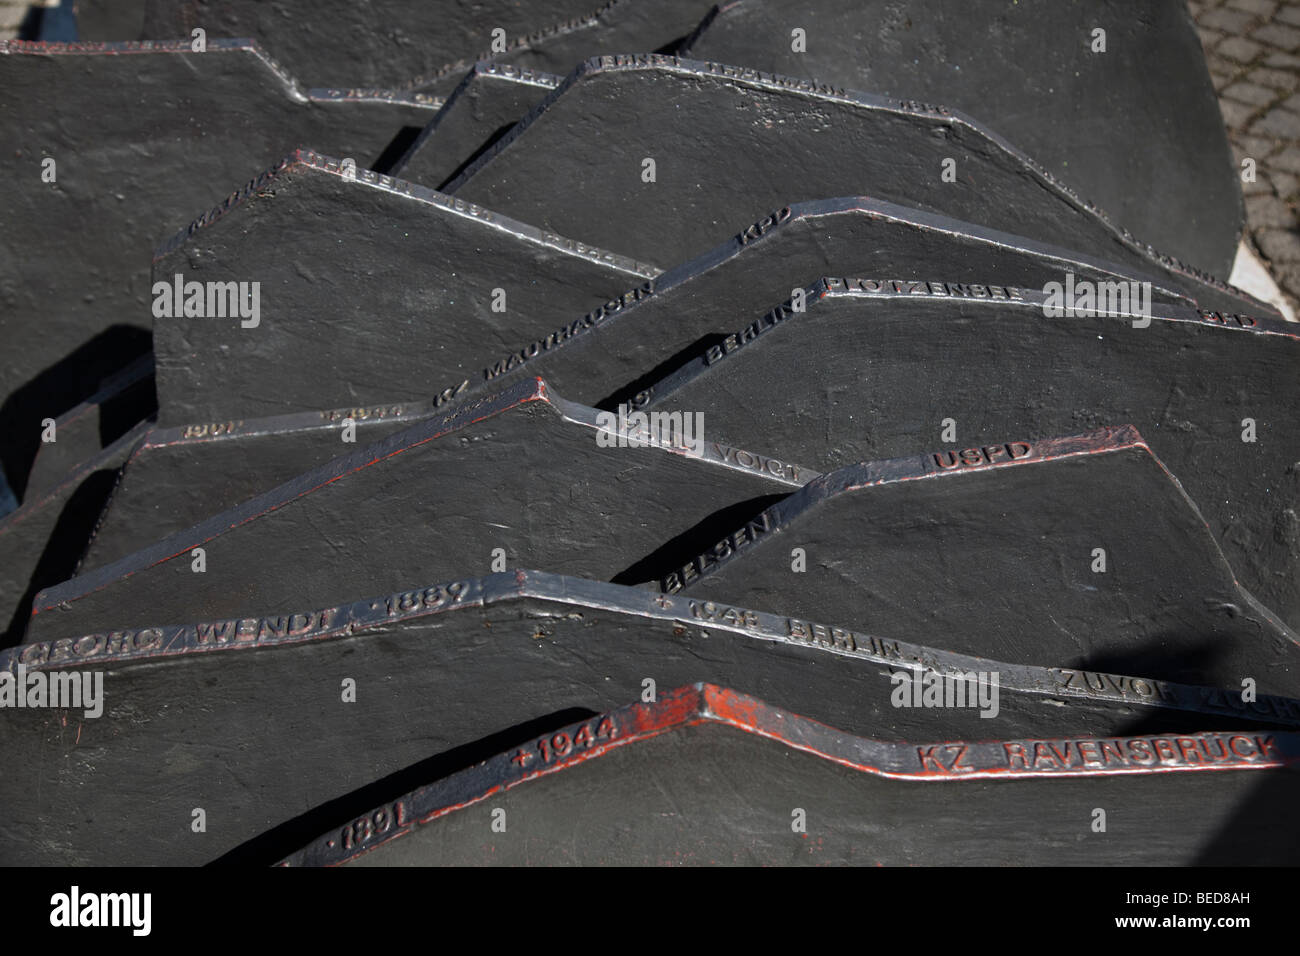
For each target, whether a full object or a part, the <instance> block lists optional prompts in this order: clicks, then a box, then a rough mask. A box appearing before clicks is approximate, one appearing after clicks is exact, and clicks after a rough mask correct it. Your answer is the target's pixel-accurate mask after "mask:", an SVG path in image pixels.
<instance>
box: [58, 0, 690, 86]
mask: <svg viewBox="0 0 1300 956" xmlns="http://www.w3.org/2000/svg"><path fill="white" fill-rule="evenodd" d="M711 6H712V4H711V3H710V2H709V0H545V2H539V0H529V2H528V3H520V2H519V0H475V2H474V3H473V5H472V8H470V9H466V8H465V6H464V5H463V4H461V3H435V2H429V0H370V2H368V3H366V4H364V5H362V6H358V5H356V4H352V3H323V2H321V0H278V2H277V3H276V4H275V5H274V6H268V5H267V4H265V3H263V2H261V0H200V2H197V3H194V2H190V3H178V2H176V0H148V9H147V15H146V17H145V22H144V31H143V33H142V34H141V35H140V37H138V38H139V39H146V40H151V39H154V40H171V39H175V38H176V37H181V36H189V35H190V31H191V30H192V29H194V28H195V27H202V28H204V29H206V30H207V31H208V35H209V36H235V37H253V38H255V39H257V40H258V41H259V42H260V43H262V44H263V45H264V46H265V47H266V49H267V50H268V51H269V52H270V54H271V55H272V56H274V57H275V58H276V59H277V60H279V61H280V62H281V63H283V64H284V65H285V66H286V67H287V68H288V69H289V70H291V71H292V72H293V73H294V74H295V75H298V76H301V77H302V79H303V80H304V82H307V83H310V84H312V85H314V86H325V85H328V84H336V85H338V84H346V85H348V86H387V87H416V86H418V87H419V88H421V89H426V90H429V91H433V92H437V93H440V94H444V95H445V94H446V93H448V92H450V90H451V88H452V87H454V86H455V85H456V82H457V81H458V80H459V79H460V76H461V75H462V74H463V73H464V72H465V70H467V69H469V67H470V66H472V65H473V63H474V61H475V60H483V59H495V60H498V61H500V62H503V63H514V64H517V65H520V66H524V67H530V68H533V69H541V70H550V71H552V72H558V73H567V72H568V71H569V70H571V69H572V68H573V66H574V64H576V63H578V62H579V61H581V60H583V59H585V58H586V57H589V56H594V55H596V54H598V53H616V52H622V51H625V50H642V49H645V50H658V49H660V48H661V47H664V46H668V45H670V44H673V43H675V42H676V41H680V40H682V39H684V38H685V37H686V36H687V35H688V34H689V33H691V32H692V31H693V30H694V29H695V27H696V26H698V24H699V22H700V20H701V19H702V18H703V17H704V16H705V15H706V14H708V12H709V10H710V8H711ZM376 24H383V27H382V28H380V29H376ZM498 30H499V31H501V32H500V33H495V32H494V31H498ZM82 39H92V40H123V39H130V40H134V39H137V37H135V36H129V37H123V36H103V35H83V37H82Z"/></svg>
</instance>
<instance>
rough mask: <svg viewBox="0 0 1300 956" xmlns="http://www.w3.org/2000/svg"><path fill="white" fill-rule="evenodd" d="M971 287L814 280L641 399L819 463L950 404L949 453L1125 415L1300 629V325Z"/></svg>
mask: <svg viewBox="0 0 1300 956" xmlns="http://www.w3.org/2000/svg"><path fill="white" fill-rule="evenodd" d="M973 291H974V293H975V294H972V287H962V286H959V285H956V284H948V283H907V282H900V281H891V280H884V279H868V280H861V279H839V278H837V279H829V280H826V281H824V282H821V283H819V284H818V285H817V286H816V287H814V288H812V289H810V290H809V293H808V296H807V306H806V308H807V311H806V312H804V313H802V314H800V313H795V312H793V311H791V310H790V308H789V307H788V306H787V307H779V308H778V309H776V310H773V311H772V312H769V313H768V314H767V315H765V316H762V317H755V319H753V320H752V321H749V322H746V323H742V324H739V325H737V326H736V328H735V329H733V330H732V332H731V333H729V334H728V336H727V337H726V338H723V339H721V340H720V341H717V342H715V343H710V344H708V345H705V346H701V347H698V348H697V350H696V352H695V354H694V355H690V356H689V357H684V358H683V359H681V365H680V367H679V368H678V369H676V370H674V371H673V372H671V373H670V374H669V375H668V376H667V377H666V378H665V379H663V380H662V381H660V382H658V383H654V384H645V385H644V387H643V389H642V390H641V392H640V393H639V396H638V397H637V400H636V404H637V407H641V408H646V409H665V410H668V409H689V410H705V412H706V420H707V421H708V423H709V434H710V435H711V436H712V437H713V438H716V439H718V440H719V441H723V442H727V443H730V444H735V445H739V446H740V447H750V446H761V447H768V448H780V449H782V453H783V454H785V455H788V456H790V457H791V458H794V459H796V460H798V461H802V462H805V463H807V464H808V465H810V466H812V467H815V468H819V469H821V470H829V469H831V468H834V467H836V466H837V465H840V464H844V463H848V462H853V461H863V460H870V459H879V458H892V457H895V456H898V455H906V454H910V453H912V452H914V451H915V450H916V448H917V447H918V445H925V444H929V445H931V446H933V447H935V448H939V447H941V446H943V438H942V436H943V432H944V424H945V421H946V420H948V419H951V421H952V423H953V428H954V429H955V431H954V436H955V438H954V441H953V442H950V443H948V444H947V445H946V448H947V450H950V451H960V450H961V449H966V448H972V447H979V446H981V445H984V444H987V443H988V442H996V441H998V440H1005V439H1006V438H1007V436H1012V435H1019V436H1023V437H1026V438H1035V437H1044V436H1048V435H1060V434H1065V433H1068V432H1069V431H1071V430H1075V429H1079V428H1081V427H1084V428H1087V427H1095V426H1102V425H1115V424H1119V423H1132V424H1134V425H1136V426H1137V427H1138V428H1139V429H1140V431H1141V433H1142V435H1143V436H1144V438H1145V439H1146V440H1147V441H1148V442H1149V443H1150V445H1151V448H1152V450H1153V451H1154V452H1155V454H1157V455H1158V456H1159V457H1160V460H1161V461H1162V462H1164V464H1165V466H1166V467H1167V468H1168V469H1169V470H1170V471H1171V472H1172V473H1173V475H1174V477H1175V478H1177V479H1178V480H1179V481H1180V482H1181V484H1182V486H1183V487H1184V488H1186V490H1187V493H1188V494H1189V495H1190V496H1191V499H1192V501H1194V502H1195V503H1196V505H1197V506H1198V507H1199V509H1200V512H1201V514H1202V515H1203V516H1204V518H1205V520H1206V521H1207V522H1208V524H1209V528H1210V530H1211V532H1212V533H1213V534H1214V536H1215V538H1216V539H1217V540H1218V541H1219V543H1220V545H1221V547H1222V548H1223V550H1224V552H1225V553H1226V555H1227V557H1228V561H1229V563H1230V564H1231V565H1232V567H1233V569H1234V571H1235V572H1236V574H1237V576H1238V577H1239V579H1240V580H1241V582H1242V584H1243V585H1244V586H1245V587H1246V588H1247V589H1248V590H1249V591H1251V592H1252V593H1253V594H1254V595H1255V596H1256V597H1257V598H1259V599H1260V600H1261V601H1263V602H1264V603H1265V604H1266V605H1268V606H1269V607H1270V608H1271V609H1272V610H1274V611H1275V612H1277V613H1278V614H1279V615H1281V616H1282V617H1283V618H1285V619H1286V620H1288V621H1289V622H1290V623H1291V626H1292V627H1297V626H1300V524H1297V522H1296V518H1295V514H1296V510H1297V507H1300V476H1297V474H1296V468H1295V460H1296V452H1297V449H1300V424H1298V423H1297V422H1296V420H1295V416H1294V415H1292V414H1291V413H1290V412H1289V411H1288V409H1291V408H1295V407H1297V406H1300V374H1298V373H1300V328H1298V327H1297V326H1295V325H1294V324H1292V323H1287V322H1270V321H1268V320H1265V319H1252V318H1249V317H1237V316H1225V315H1222V314H1220V313H1208V312H1197V311H1195V310H1192V309H1187V308H1183V307H1178V306H1156V307H1155V308H1153V310H1152V311H1153V313H1154V314H1153V316H1151V317H1145V316H1140V315H1138V314H1137V313H1136V311H1134V312H1132V313H1131V314H1127V315H1116V316H1097V315H1090V316H1089V315H1081V316H1074V317H1070V316H1062V317H1059V318H1052V317H1049V316H1047V315H1045V314H1044V303H1045V301H1046V297H1045V296H1044V295H1043V294H1042V293H1041V292H1039V291H1037V290H1033V289H1001V290H999V289H998V288H997V287H994V291H995V292H998V293H999V295H998V297H992V296H990V295H989V294H988V291H987V290H984V292H983V294H982V297H981V295H980V287H974V289H973ZM809 364H811V366H812V368H813V369H815V371H813V370H812V369H808V370H806V371H803V372H800V373H796V374H791V370H793V369H804V368H806V367H807V366H808V365H809ZM548 374H549V372H548ZM559 381H560V380H559V379H558V377H557V379H556V382H557V387H560V385H559ZM774 381H779V382H781V383H782V387H781V388H780V389H778V390H774V389H773V388H772V383H773V382H774ZM1247 420H1249V421H1250V422H1251V423H1253V424H1252V425H1251V426H1250V427H1251V428H1253V437H1254V441H1244V440H1243V436H1244V433H1245V432H1246V431H1247V428H1244V427H1243V424H1244V423H1245V422H1246V421H1247Z"/></svg>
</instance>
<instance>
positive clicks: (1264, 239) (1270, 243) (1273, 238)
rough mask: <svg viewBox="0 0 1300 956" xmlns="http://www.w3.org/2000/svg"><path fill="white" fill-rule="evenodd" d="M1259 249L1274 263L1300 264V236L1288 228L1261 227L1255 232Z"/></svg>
mask: <svg viewBox="0 0 1300 956" xmlns="http://www.w3.org/2000/svg"><path fill="white" fill-rule="evenodd" d="M1255 241H1256V242H1257V243H1259V251H1260V252H1262V253H1263V254H1264V256H1265V258H1267V259H1268V261H1269V262H1272V263H1279V262H1281V263H1296V264H1298V265H1300V236H1297V235H1296V234H1295V233H1294V232H1292V231H1290V230H1288V229H1261V230H1260V231H1259V232H1257V233H1256V234H1255Z"/></svg>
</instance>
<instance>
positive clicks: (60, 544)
mask: <svg viewBox="0 0 1300 956" xmlns="http://www.w3.org/2000/svg"><path fill="white" fill-rule="evenodd" d="M147 428H148V426H147V424H141V425H138V426H137V427H136V428H134V429H132V430H131V431H129V432H127V433H126V434H125V435H123V436H122V437H120V438H118V439H117V440H116V441H114V442H113V443H112V444H110V445H109V446H108V447H107V448H105V449H104V450H103V451H101V452H99V453H98V454H96V455H93V456H92V457H90V458H87V459H85V460H84V461H82V462H80V463H78V465H77V466H76V467H75V468H74V469H73V470H72V471H70V472H65V473H64V474H63V475H62V476H61V477H60V479H59V481H58V482H57V483H55V484H52V485H51V486H49V487H47V488H44V489H42V490H41V492H40V493H39V494H37V493H33V494H31V495H29V496H28V499H27V500H26V501H24V502H23V503H22V506H21V507H19V508H18V509H16V510H14V511H11V512H10V513H9V514H7V515H5V516H4V518H3V519H0V628H3V629H4V632H3V635H2V636H0V642H2V643H3V646H6V647H7V646H9V645H10V644H13V643H17V642H18V641H19V640H20V639H21V637H22V635H23V634H24V633H25V631H26V627H27V620H28V617H29V616H30V614H31V607H32V599H33V598H34V597H35V595H36V593H37V592H38V591H40V590H41V589H42V588H46V587H49V586H51V585H54V584H57V583H59V582H60V581H63V580H66V579H67V577H68V576H69V575H70V574H72V573H73V572H74V571H75V570H76V567H77V562H78V561H79V560H80V558H81V555H82V552H83V551H84V550H85V547H86V542H87V541H88V540H89V538H90V536H91V534H92V532H93V531H94V528H95V524H96V522H97V521H98V520H99V516H100V514H101V512H102V509H103V507H104V503H105V502H106V501H107V499H108V497H109V495H110V494H111V492H112V490H113V486H114V484H115V483H116V481H117V479H118V473H119V469H120V468H121V467H122V464H123V462H125V461H126V459H127V458H128V457H129V455H130V454H131V451H132V449H133V448H135V447H136V446H137V445H138V444H139V442H140V441H141V439H142V438H143V437H144V434H145V432H146V431H147Z"/></svg>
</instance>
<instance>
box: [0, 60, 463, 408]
mask: <svg viewBox="0 0 1300 956" xmlns="http://www.w3.org/2000/svg"><path fill="white" fill-rule="evenodd" d="M438 105H440V104H439V101H437V100H436V99H434V98H432V97H418V96H415V95H413V94H389V93H384V92H382V91H364V90H304V89H302V88H301V87H299V86H298V85H297V84H296V83H295V82H294V81H293V80H292V79H291V78H290V77H288V76H287V75H286V74H284V73H283V72H282V71H280V69H279V68H278V67H277V66H276V65H275V64H274V63H272V62H271V61H269V60H268V59H267V58H266V56H265V55H264V54H263V53H262V52H261V51H260V50H259V49H258V48H257V47H255V46H253V45H250V44H249V43H248V41H243V40H212V41H211V42H209V43H208V46H207V50H206V52H204V53H194V52H192V50H191V48H190V44H189V42H188V41H186V42H183V43H170V44H153V45H147V44H138V43H137V44H58V43H54V44H40V43H22V42H18V41H5V42H4V43H3V44H2V45H0V117H2V119H0V131H2V135H3V139H4V141H5V143H6V146H7V148H6V149H5V151H4V155H3V157H0V183H2V184H3V186H4V189H5V195H6V197H7V204H6V212H7V216H6V223H5V231H6V251H5V254H4V256H3V257H2V258H0V285H3V287H4V288H5V289H6V290H7V292H6V296H7V299H6V307H5V309H4V311H3V314H0V336H3V339H4V341H5V345H6V348H5V349H4V350H3V352H0V402H3V406H2V413H3V417H4V419H5V421H4V422H3V425H4V429H3V430H4V432H5V433H11V432H18V431H25V430H27V429H32V430H39V423H40V421H41V419H43V418H46V417H55V418H57V417H58V416H59V415H61V414H63V413H64V412H65V411H67V410H69V409H70V408H72V407H73V406H75V405H76V404H77V403H78V402H79V401H82V400H83V399H84V398H86V396H87V395H89V393H90V392H92V391H94V387H95V383H96V382H97V381H98V380H99V379H100V378H102V377H104V375H106V374H108V373H110V372H112V371H115V370H116V369H118V368H120V367H121V366H122V365H125V364H126V363H127V362H128V361H130V360H132V359H134V358H135V357H137V356H139V355H141V354H144V353H145V352H147V351H148V343H147V341H145V342H143V343H141V342H138V341H135V340H134V339H132V340H131V341H130V342H128V343H125V344H123V345H122V346H121V347H120V348H116V349H113V348H109V347H107V346H106V345H104V344H100V345H99V346H97V347H96V348H95V349H94V351H93V354H90V355H87V356H86V357H85V360H84V361H83V362H82V363H81V364H79V365H77V366H76V367H69V368H66V369H63V370H62V371H61V372H60V374H58V375H54V376H45V375H44V374H43V373H45V372H46V371H47V370H50V369H52V368H54V367H55V366H56V365H57V363H60V362H61V361H62V360H64V359H65V357H66V356H68V354H69V353H72V352H74V351H75V350H77V349H78V348H79V347H83V346H87V345H89V344H90V343H92V342H97V341H100V340H98V339H97V336H99V335H101V334H102V333H106V332H107V331H109V330H112V329H115V328H123V329H141V330H144V331H146V332H147V331H148V329H149V328H150V327H151V326H152V323H153V316H152V314H151V311H150V303H151V299H152V296H151V294H150V283H149V272H148V269H149V255H150V252H151V251H152V249H153V247H154V245H155V244H156V243H157V242H158V241H159V240H160V239H162V238H164V237H165V236H167V235H169V234H170V233H172V232H174V231H175V230H176V228H177V227H179V226H181V225H183V223H184V221H185V218H186V217H188V216H191V215H193V213H194V212H195V211H196V210H198V209H201V208H205V207H206V206H207V205H208V204H210V203H211V201H212V199H213V192H214V188H224V187H227V186H235V184H240V183H243V184H245V185H243V186H242V192H243V193H245V194H247V193H252V192H255V191H257V190H258V189H259V188H261V187H262V186H264V185H265V181H264V180H262V181H259V180H258V178H256V177H257V176H258V174H259V173H260V172H262V171H263V169H264V168H265V164H266V163H267V162H268V161H269V160H270V159H271V158H273V157H276V156H283V155H285V154H286V153H288V152H289V151H290V150H292V149H294V148H296V147H298V146H299V145H301V144H302V143H304V142H308V143H312V144H313V145H316V146H318V147H321V148H326V149H330V150H331V151H332V152H334V153H336V154H337V155H340V156H351V157H354V158H355V160H356V163H357V165H358V166H359V167H364V166H367V165H369V164H370V163H373V162H374V161H375V160H376V158H377V157H379V156H380V155H381V154H382V153H383V152H384V150H385V148H386V147H387V146H388V144H389V143H390V142H391V141H392V139H393V138H394V137H395V136H396V135H397V134H398V133H399V132H400V131H401V130H402V128H403V127H404V126H406V125H413V126H417V127H422V126H423V125H424V124H425V122H427V120H428V118H429V117H430V116H431V115H432V113H433V111H434V109H435V108H436V107H437V106H438ZM47 158H48V159H52V160H54V162H55V164H56V166H55V172H56V180H55V181H54V182H52V183H51V182H45V181H43V180H42V174H43V172H44V167H43V160H44V159H47ZM250 177H252V178H250ZM214 184H218V185H216V186H215V187H214ZM239 195H240V190H237V191H236V194H235V196H234V197H228V198H227V199H226V200H225V204H226V205H227V206H228V205H229V204H230V203H231V202H232V201H234V200H235V199H237V198H238V196H239ZM222 210H223V206H222V205H221V204H218V205H217V206H216V208H214V209H212V210H211V211H210V212H209V213H207V214H205V215H206V216H207V218H213V219H215V218H217V217H219V216H220V215H221V213H222Z"/></svg>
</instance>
